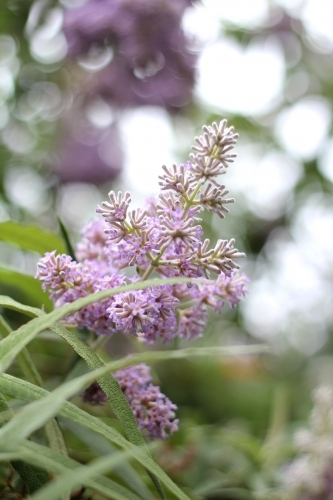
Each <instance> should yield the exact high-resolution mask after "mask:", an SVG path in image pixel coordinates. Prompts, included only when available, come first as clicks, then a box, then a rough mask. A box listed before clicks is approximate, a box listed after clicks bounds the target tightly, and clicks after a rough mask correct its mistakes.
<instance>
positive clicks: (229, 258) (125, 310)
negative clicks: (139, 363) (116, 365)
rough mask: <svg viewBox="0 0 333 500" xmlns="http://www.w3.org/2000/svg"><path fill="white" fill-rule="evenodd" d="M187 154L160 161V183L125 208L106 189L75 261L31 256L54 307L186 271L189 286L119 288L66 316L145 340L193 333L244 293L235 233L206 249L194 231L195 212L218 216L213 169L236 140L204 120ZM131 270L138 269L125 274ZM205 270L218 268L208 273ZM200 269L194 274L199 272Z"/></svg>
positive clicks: (220, 188) (220, 192) (222, 208)
mask: <svg viewBox="0 0 333 500" xmlns="http://www.w3.org/2000/svg"><path fill="white" fill-rule="evenodd" d="M203 130H204V134H203V136H201V137H199V138H196V139H195V140H196V143H197V144H196V146H194V147H193V149H194V151H195V154H192V155H191V156H190V158H191V161H188V162H187V163H185V164H184V165H180V166H179V167H178V166H176V165H174V166H173V167H172V168H167V167H165V166H164V167H163V171H164V173H163V174H162V175H161V176H160V177H159V179H160V187H161V192H160V194H159V195H158V196H157V198H156V199H154V200H152V199H150V200H148V202H147V204H146V206H145V207H144V208H139V209H136V210H133V209H131V208H130V204H131V196H130V193H128V192H125V193H124V194H123V193H121V192H119V193H118V194H116V193H114V192H113V191H111V192H110V193H109V200H108V201H104V202H103V203H101V205H100V206H99V207H98V208H97V212H98V213H99V214H101V215H102V217H101V218H100V219H99V220H97V221H93V222H91V223H90V224H88V225H87V226H86V228H85V229H84V232H83V240H82V242H80V243H79V245H78V247H77V253H76V254H77V258H78V261H77V262H76V261H74V260H72V259H71V258H70V257H69V256H67V255H56V254H55V252H51V253H47V254H46V255H45V257H43V258H42V259H41V260H40V261H39V264H38V270H37V275H36V277H38V278H39V279H40V280H41V281H42V282H43V289H44V290H49V292H50V297H51V299H52V300H53V301H54V303H55V306H56V307H58V306H60V305H62V304H66V303H69V302H72V301H74V300H75V299H77V298H79V297H83V296H85V295H88V294H91V293H95V292H97V291H100V290H105V289H108V288H113V287H116V286H119V285H122V284H126V283H131V282H135V281H144V280H146V279H148V278H149V277H150V276H151V275H152V274H155V273H157V274H158V275H159V276H160V277H174V276H185V277H190V278H193V283H192V284H191V286H188V285H184V284H182V285H163V286H155V287H150V288H146V289H144V290H138V291H129V292H124V293H120V294H118V295H116V296H114V297H110V298H108V299H105V300H103V301H100V302H97V303H95V304H91V305H89V306H87V307H85V308H84V309H82V310H80V311H79V312H77V313H75V314H73V315H72V316H71V317H70V318H67V320H68V321H69V322H71V324H75V325H77V326H78V327H80V328H82V327H87V328H88V329H90V330H93V331H95V332H96V333H97V334H110V333H113V332H115V331H122V332H124V333H125V334H127V335H135V336H138V337H139V338H140V339H141V340H143V341H144V342H146V343H148V344H156V343H158V342H162V343H168V342H170V341H171V340H172V339H173V338H174V337H177V336H178V337H180V338H183V339H188V340H191V339H194V338H196V337H198V336H200V335H201V334H202V332H203V331H204V328H205V325H206V322H207V317H208V308H212V309H213V310H215V311H216V312H218V313H219V312H220V311H221V308H222V306H223V304H224V303H225V302H228V303H229V304H230V305H231V306H232V307H234V306H235V305H236V304H238V303H239V301H240V300H241V299H242V297H243V296H244V295H245V294H246V292H247V283H248V278H247V277H246V276H245V275H239V274H238V273H237V270H238V268H239V265H238V264H237V263H236V262H235V260H236V259H238V258H241V257H243V256H244V254H243V253H240V252H238V250H237V249H236V248H234V243H235V240H234V239H230V240H218V241H217V243H216V244H215V246H214V247H213V248H211V246H210V241H209V240H208V239H204V240H203V239H202V237H203V230H202V227H201V226H200V221H201V219H200V217H199V215H200V212H201V211H203V210H204V209H208V210H211V211H213V212H215V213H216V214H217V215H218V216H219V217H221V218H223V217H224V216H225V214H226V213H227V212H228V209H227V207H226V205H227V204H229V203H232V202H233V201H234V200H233V199H230V198H227V197H226V195H227V194H228V191H227V190H226V188H225V186H224V185H221V184H219V181H218V177H219V176H220V175H221V174H224V173H225V172H226V169H227V167H228V164H229V163H230V162H232V161H233V159H234V156H235V155H234V154H232V153H231V149H232V148H233V147H234V144H235V142H236V139H237V134H234V132H233V128H232V127H231V128H228V127H227V124H226V120H223V121H221V122H220V124H216V123H214V124H213V125H212V126H211V127H206V126H205V127H203ZM134 270H135V271H136V274H135V275H134V276H133V272H134ZM211 274H215V275H217V279H212V278H211ZM198 278H200V279H198Z"/></svg>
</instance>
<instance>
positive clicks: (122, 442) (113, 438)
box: [0, 375, 189, 500]
mask: <svg viewBox="0 0 333 500" xmlns="http://www.w3.org/2000/svg"><path fill="white" fill-rule="evenodd" d="M0 390H1V391H2V392H3V393H5V394H8V395H9V396H12V397H14V398H17V399H20V400H27V401H36V400H38V399H40V398H44V397H46V396H47V395H49V394H50V393H49V392H47V391H46V390H45V389H41V388H40V387H36V386H34V385H32V384H30V383H29V382H26V381H25V380H20V379H18V378H16V377H13V376H11V375H2V376H1V377H0ZM59 413H60V415H61V416H63V417H65V418H67V419H69V420H71V421H72V422H75V423H76V424H78V425H82V426H84V427H87V428H88V429H90V430H92V431H94V432H96V433H97V434H100V435H101V436H103V437H104V438H105V439H107V440H108V441H110V442H111V443H113V444H115V445H117V446H120V447H121V448H123V449H124V450H128V451H129V452H130V454H131V456H133V457H134V458H135V459H136V460H137V461H138V462H140V463H141V464H142V465H143V466H144V467H146V469H148V470H150V471H151V472H152V473H153V474H155V476H156V477H158V478H159V480H160V481H161V482H162V483H163V484H164V485H165V486H166V487H167V488H169V490H170V491H171V492H172V493H173V494H174V495H175V497H176V498H179V499H180V500H189V499H188V497H187V496H186V495H185V493H183V492H182V491H181V490H180V489H179V488H178V486H176V485H175V483H174V482H173V481H172V480H171V479H170V478H169V477H168V476H167V474H166V473H165V472H164V471H163V470H162V469H161V468H160V467H159V466H158V465H157V464H156V463H155V462H154V461H153V459H152V458H151V457H150V456H148V455H147V454H146V452H145V451H143V450H142V448H140V447H138V446H134V445H133V444H132V443H130V442H129V441H127V440H126V439H125V438H124V437H123V436H122V435H121V434H120V433H119V432H118V431H117V430H116V429H113V428H112V427H109V426H108V425H106V424H105V423H104V422H103V421H102V420H100V419H99V418H97V417H93V416H91V415H89V413H87V412H85V411H84V410H81V409H80V408H78V407H77V406H75V405H74V404H72V403H69V402H65V403H64V405H63V407H62V408H61V409H60V412H59Z"/></svg>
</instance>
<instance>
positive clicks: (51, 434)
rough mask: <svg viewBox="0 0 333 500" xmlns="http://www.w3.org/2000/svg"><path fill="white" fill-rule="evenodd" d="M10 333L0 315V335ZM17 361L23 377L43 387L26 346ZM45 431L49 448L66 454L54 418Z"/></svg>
mask: <svg viewBox="0 0 333 500" xmlns="http://www.w3.org/2000/svg"><path fill="white" fill-rule="evenodd" d="M11 333H12V329H11V328H10V326H9V325H8V323H7V322H6V321H5V319H4V318H3V317H2V316H1V315H0V336H1V337H8V335H10V334H11ZM17 362H18V364H19V366H20V368H21V370H22V373H23V375H24V377H25V379H26V380H27V381H28V382H31V383H32V384H35V385H38V386H39V387H43V380H42V378H41V376H40V375H39V373H38V370H37V368H36V366H35V364H34V362H33V361H32V359H31V357H30V354H29V351H28V349H27V348H26V347H24V348H23V349H22V351H21V352H20V353H19V354H18V355H17ZM45 432H46V435H47V439H48V441H49V444H50V446H51V448H52V449H53V450H55V451H57V452H59V453H62V454H63V455H68V452H67V447H66V443H65V440H64V437H63V434H62V432H61V429H60V427H59V424H58V422H57V421H56V420H55V419H52V420H50V421H49V422H47V423H46V424H45Z"/></svg>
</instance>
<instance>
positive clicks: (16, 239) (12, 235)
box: [0, 221, 66, 254]
mask: <svg viewBox="0 0 333 500" xmlns="http://www.w3.org/2000/svg"><path fill="white" fill-rule="evenodd" d="M0 240H1V241H6V242H7V243H15V244H16V245H18V246H19V247H20V248H22V249H23V250H34V251H35V252H38V253H40V254H44V253H45V252H52V250H56V251H57V252H58V253H66V245H65V243H64V241H63V239H62V238H61V237H60V236H58V235H57V234H55V233H51V232H49V231H46V230H45V229H42V228H40V227H38V226H24V225H22V224H18V223H17V222H13V221H7V222H2V223H0Z"/></svg>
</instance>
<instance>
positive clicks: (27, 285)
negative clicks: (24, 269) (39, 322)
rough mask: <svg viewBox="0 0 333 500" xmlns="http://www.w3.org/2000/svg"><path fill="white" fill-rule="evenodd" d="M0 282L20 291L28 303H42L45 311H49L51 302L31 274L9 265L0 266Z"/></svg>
mask: <svg viewBox="0 0 333 500" xmlns="http://www.w3.org/2000/svg"><path fill="white" fill-rule="evenodd" d="M0 283H1V285H3V286H4V285H6V286H8V287H11V288H15V289H16V290H18V291H20V292H21V293H22V294H24V296H26V297H27V300H28V301H29V303H30V304H33V305H38V306H39V305H41V304H43V305H44V309H45V310H46V311H50V310H51V309H52V307H53V305H52V302H51V301H50V299H49V298H48V297H47V295H46V294H45V292H43V290H42V287H41V284H40V282H38V281H37V280H36V279H35V278H34V277H33V276H29V275H28V274H24V273H20V272H18V271H16V270H15V269H12V268H11V267H9V266H4V265H1V266H0Z"/></svg>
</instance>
